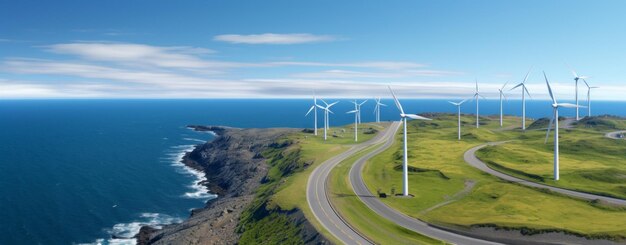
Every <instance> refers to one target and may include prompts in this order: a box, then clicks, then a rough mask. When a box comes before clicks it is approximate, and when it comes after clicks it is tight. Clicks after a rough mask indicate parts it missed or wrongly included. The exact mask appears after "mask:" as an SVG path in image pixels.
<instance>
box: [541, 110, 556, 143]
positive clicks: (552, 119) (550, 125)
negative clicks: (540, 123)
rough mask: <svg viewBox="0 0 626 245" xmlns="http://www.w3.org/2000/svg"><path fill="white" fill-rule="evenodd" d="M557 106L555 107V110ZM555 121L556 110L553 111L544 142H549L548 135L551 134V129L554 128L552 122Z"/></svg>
mask: <svg viewBox="0 0 626 245" xmlns="http://www.w3.org/2000/svg"><path fill="white" fill-rule="evenodd" d="M554 110H556V108H554V109H553V111H554ZM553 122H554V112H552V118H550V123H549V124H548V131H546V140H545V141H544V142H543V143H544V144H546V143H548V136H550V130H551V129H552V123H553Z"/></svg>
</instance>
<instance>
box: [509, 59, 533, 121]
mask: <svg viewBox="0 0 626 245" xmlns="http://www.w3.org/2000/svg"><path fill="white" fill-rule="evenodd" d="M532 69H533V68H532V67H531V68H530V69H528V72H527V73H526V76H525V77H524V81H522V82H521V83H520V84H518V85H515V87H513V88H512V89H510V90H513V89H516V88H518V87H522V130H526V96H525V95H526V94H528V96H529V97H530V93H529V92H528V89H527V88H526V80H528V75H529V74H530V71H531V70H532ZM510 90H509V91H510Z"/></svg>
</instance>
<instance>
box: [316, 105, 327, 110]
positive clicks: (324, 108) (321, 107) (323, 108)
mask: <svg viewBox="0 0 626 245" xmlns="http://www.w3.org/2000/svg"><path fill="white" fill-rule="evenodd" d="M316 106H317V107H319V108H320V109H322V110H326V107H323V106H321V105H316Z"/></svg>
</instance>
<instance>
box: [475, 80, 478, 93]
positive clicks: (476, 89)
mask: <svg viewBox="0 0 626 245" xmlns="http://www.w3.org/2000/svg"><path fill="white" fill-rule="evenodd" d="M475 80H476V93H478V79H475Z"/></svg>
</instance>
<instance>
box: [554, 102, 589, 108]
mask: <svg viewBox="0 0 626 245" xmlns="http://www.w3.org/2000/svg"><path fill="white" fill-rule="evenodd" d="M557 105H558V106H559V107H565V108H576V107H578V108H587V107H586V106H583V105H575V104H572V103H559V104H557Z"/></svg>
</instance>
